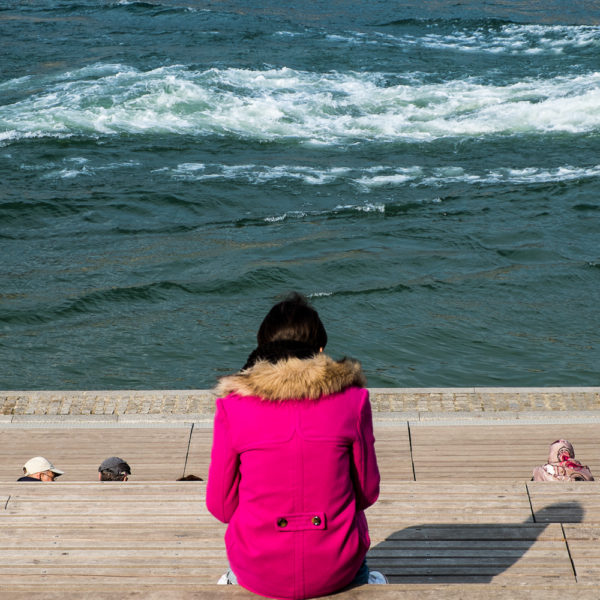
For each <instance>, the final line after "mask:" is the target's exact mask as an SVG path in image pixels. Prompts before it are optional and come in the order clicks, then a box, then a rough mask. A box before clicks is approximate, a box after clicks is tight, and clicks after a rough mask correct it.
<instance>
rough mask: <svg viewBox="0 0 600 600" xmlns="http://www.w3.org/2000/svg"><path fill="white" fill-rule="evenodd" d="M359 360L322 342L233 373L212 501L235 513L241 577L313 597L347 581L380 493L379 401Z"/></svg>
mask: <svg viewBox="0 0 600 600" xmlns="http://www.w3.org/2000/svg"><path fill="white" fill-rule="evenodd" d="M359 385H364V377H363V375H362V371H361V370H360V365H359V364H358V363H357V362H355V361H351V360H348V359H345V360H343V361H340V362H337V361H334V360H332V359H331V358H329V357H327V356H326V355H323V354H320V355H318V356H317V357H315V358H312V359H305V360H300V359H296V358H291V359H288V360H284V361H280V362H278V363H276V364H274V365H273V364H271V363H267V362H259V363H257V364H256V365H254V366H253V367H252V368H251V369H248V370H247V371H243V372H241V373H239V374H237V375H232V376H230V377H226V378H224V379H223V380H222V382H221V387H220V391H221V392H223V393H226V394H227V396H226V397H224V398H219V399H218V400H217V411H216V415H215V423H214V439H213V448H212V456H211V465H210V471H209V479H208V486H207V492H206V503H207V506H208V509H209V510H210V512H211V513H212V514H213V515H214V516H215V517H217V518H218V519H220V520H221V521H223V522H225V523H229V526H228V528H227V533H226V534H225V544H226V547H227V556H228V558H229V562H230V565H231V568H232V570H233V572H234V573H235V575H236V576H237V578H238V582H239V584H240V585H242V586H243V587H245V588H247V589H249V590H251V591H253V592H255V593H258V594H262V595H264V596H269V597H272V598H309V597H315V596H321V595H325V594H329V593H332V592H335V591H336V590H339V589H341V588H343V587H344V586H346V585H348V584H349V583H350V582H351V581H352V580H353V579H354V577H355V575H356V573H357V571H358V569H359V568H360V566H361V564H362V562H363V560H364V558H365V556H366V553H367V550H368V549H369V544H370V539H369V532H368V528H367V521H366V518H365V515H364V512H363V511H364V509H366V508H367V507H368V506H370V505H371V504H373V503H374V502H375V501H376V500H377V497H378V494H379V471H378V468H377V459H376V457H375V448H374V444H375V439H374V437H373V424H372V418H371V405H370V402H369V394H368V392H367V390H366V389H363V388H361V387H358V386H359Z"/></svg>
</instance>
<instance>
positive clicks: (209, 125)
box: [0, 64, 600, 145]
mask: <svg viewBox="0 0 600 600" xmlns="http://www.w3.org/2000/svg"><path fill="white" fill-rule="evenodd" d="M425 77H426V76H425V75H423V76H420V75H419V74H412V76H411V80H410V81H409V82H403V83H399V84H390V83H389V81H388V78H387V77H386V75H385V74H384V73H356V72H349V73H335V72H334V73H316V72H307V71H298V70H294V69H290V68H280V69H266V70H253V69H233V68H226V69H217V68H213V69H208V70H204V71H195V70H192V69H189V68H188V67H185V66H182V65H175V66H170V67H161V68H158V69H153V70H150V71H140V70H137V69H135V68H133V67H130V66H126V65H120V64H113V65H107V64H99V65H92V66H88V67H85V68H83V69H78V70H75V71H70V72H67V73H64V74H61V75H54V76H45V77H44V78H43V79H41V80H40V81H39V82H36V81H35V79H34V78H32V80H31V81H29V84H30V86H31V88H33V89H35V85H36V84H38V85H39V86H40V87H41V91H36V92H32V93H31V94H30V95H27V96H26V97H25V98H23V99H21V100H19V101H16V102H13V103H11V104H6V105H3V106H0V143H2V144H4V145H7V144H10V143H13V142H15V141H19V140H23V139H27V138H38V137H41V138H47V137H50V138H68V137H73V136H82V137H84V138H92V139H93V138H101V137H104V136H114V135H128V136H131V135H165V134H172V135H188V136H195V137H207V136H221V137H229V138H234V139H241V140H255V141H258V142H265V141H273V142H279V141H285V140H288V141H296V142H299V143H304V144H320V145H323V144H324V145H335V144H340V143H342V144H347V143H363V142H396V141H398V142H428V141H434V140H437V139H440V138H449V137H452V138H456V137H458V138H461V137H486V136H518V135H523V134H535V135H544V134H546V133H554V132H562V133H566V134H581V133H590V132H597V131H599V130H600V111H598V106H600V72H593V73H588V74H582V75H565V76H560V77H553V78H550V79H542V78H531V79H525V80H523V81H519V82H517V83H513V84H510V85H493V84H489V83H487V84H486V83H482V82H480V81H478V80H477V79H474V78H466V79H454V80H450V81H446V82H442V83H436V84H432V83H426V82H425V81H424V79H425ZM22 86H23V82H22V79H20V80H15V87H16V88H22ZM6 87H10V86H6ZM31 88H30V89H31ZM21 95H23V92H21Z"/></svg>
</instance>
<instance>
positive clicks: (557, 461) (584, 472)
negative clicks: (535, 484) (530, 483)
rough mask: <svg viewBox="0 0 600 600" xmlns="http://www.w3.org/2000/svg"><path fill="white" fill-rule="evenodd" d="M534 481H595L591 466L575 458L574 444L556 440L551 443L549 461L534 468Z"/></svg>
mask: <svg viewBox="0 0 600 600" xmlns="http://www.w3.org/2000/svg"><path fill="white" fill-rule="evenodd" d="M533 480H534V481H594V477H593V475H592V472H591V471H590V469H589V467H587V466H585V465H582V464H581V463H580V462H579V461H578V460H575V450H574V449H573V444H571V442H569V441H567V440H556V442H552V444H550V454H549V456H548V462H547V463H546V464H545V465H542V466H541V467H536V468H535V469H534V470H533Z"/></svg>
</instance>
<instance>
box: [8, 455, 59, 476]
mask: <svg viewBox="0 0 600 600" xmlns="http://www.w3.org/2000/svg"><path fill="white" fill-rule="evenodd" d="M23 473H24V475H23V477H20V478H19V479H17V481H54V480H55V479H56V478H57V477H59V476H60V475H62V474H63V473H64V471H61V470H60V469H57V468H56V467H55V466H54V465H53V464H52V463H51V462H50V461H49V460H48V459H47V458H44V457H43V456H35V457H34V458H30V459H29V460H28V461H27V462H26V463H25V464H24V465H23Z"/></svg>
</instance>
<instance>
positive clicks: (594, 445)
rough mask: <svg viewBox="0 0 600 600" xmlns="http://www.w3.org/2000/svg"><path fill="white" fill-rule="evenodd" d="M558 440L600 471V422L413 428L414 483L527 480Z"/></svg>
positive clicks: (419, 426) (421, 426)
mask: <svg viewBox="0 0 600 600" xmlns="http://www.w3.org/2000/svg"><path fill="white" fill-rule="evenodd" d="M559 438H566V439H568V440H570V441H571V442H572V443H573V445H574V447H575V452H576V455H577V458H579V459H580V460H581V462H583V463H584V464H588V465H589V466H590V468H591V469H592V472H595V471H597V472H598V473H600V424H576V425H559V424H543V425H500V424H497V425H470V426H451V427H450V426H439V425H436V426H427V425H418V426H413V427H411V439H412V451H413V460H414V464H415V474H416V479H417V481H420V480H434V479H435V480H461V481H465V480H468V479H471V480H472V479H477V480H479V481H481V480H513V481H514V480H521V481H525V480H528V479H530V478H531V474H532V471H533V468H534V467H536V466H537V465H541V464H544V463H545V462H546V461H547V458H548V448H549V446H550V444H551V443H552V442H553V441H554V440H556V439H559ZM516 456H518V460H515V457H516Z"/></svg>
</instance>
